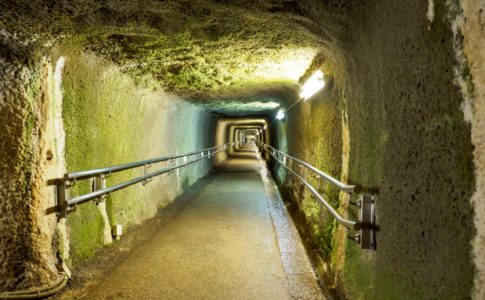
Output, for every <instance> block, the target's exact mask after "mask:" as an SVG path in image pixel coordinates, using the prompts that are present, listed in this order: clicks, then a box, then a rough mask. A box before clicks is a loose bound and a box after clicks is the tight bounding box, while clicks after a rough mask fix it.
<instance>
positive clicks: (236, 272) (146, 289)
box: [83, 158, 323, 300]
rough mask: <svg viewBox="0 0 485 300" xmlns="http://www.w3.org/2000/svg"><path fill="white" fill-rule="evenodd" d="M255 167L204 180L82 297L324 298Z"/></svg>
mask: <svg viewBox="0 0 485 300" xmlns="http://www.w3.org/2000/svg"><path fill="white" fill-rule="evenodd" d="M248 159H249V160H248ZM248 164H249V165H251V166H248ZM241 165H244V167H243V168H242V169H241V168H240V167H241ZM261 166H262V165H261V164H260V162H258V160H257V159H255V158H252V159H251V158H244V159H243V160H234V161H232V162H228V164H226V165H225V166H224V171H223V172H218V173H215V174H213V175H210V176H211V177H210V178H209V183H208V184H207V185H205V186H204V187H202V188H201V190H200V192H198V193H197V195H196V196H195V198H194V199H192V200H191V201H190V203H189V204H188V205H187V207H186V208H185V209H184V210H183V211H181V212H180V213H179V214H178V215H177V216H176V218H175V219H174V220H173V221H172V222H171V223H170V224H168V225H167V226H165V227H164V228H163V229H162V230H160V232H158V233H157V234H156V236H155V237H154V238H153V239H152V240H151V241H149V242H148V243H147V244H145V245H143V247H141V248H140V249H138V250H136V251H135V252H134V253H133V254H132V255H131V256H130V257H129V258H128V259H127V260H125V261H124V262H123V263H121V264H120V265H119V266H118V267H117V268H116V269H115V270H114V271H113V272H112V273H111V274H110V275H109V276H107V277H106V278H104V279H103V280H101V282H99V284H98V285H96V286H94V287H92V288H90V290H89V292H88V294H86V295H84V297H83V299H253V300H254V299H292V298H298V299H305V298H306V299H319V298H320V299H322V298H323V296H322V294H321V291H320V289H319V287H318V285H317V283H316V279H315V276H314V274H313V271H312V270H311V267H310V264H309V262H308V258H307V257H306V255H305V253H304V251H303V247H302V245H301V241H300V240H299V238H298V236H297V235H296V234H295V233H296V230H295V229H294V225H293V223H292V222H291V220H290V219H289V218H288V215H287V214H286V211H285V210H284V206H283V205H281V200H280V199H279V198H275V195H276V194H277V193H276V194H275V193H274V191H273V192H269V193H267V189H268V188H269V189H271V188H274V187H272V186H271V181H267V180H266V181H263V180H261V175H260V173H258V172H255V171H254V170H257V169H258V168H261ZM251 170H252V171H251ZM235 171H239V172H235ZM263 171H264V170H263ZM267 196H269V197H270V198H272V199H269V198H267ZM278 201H279V202H278ZM272 215H274V218H272ZM273 220H275V222H273ZM273 223H274V224H273ZM274 226H275V227H274ZM280 249H281V250H280Z"/></svg>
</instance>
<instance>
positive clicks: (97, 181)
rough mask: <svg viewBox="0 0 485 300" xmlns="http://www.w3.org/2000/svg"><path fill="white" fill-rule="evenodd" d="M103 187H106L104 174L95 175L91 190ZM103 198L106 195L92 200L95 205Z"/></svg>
mask: <svg viewBox="0 0 485 300" xmlns="http://www.w3.org/2000/svg"><path fill="white" fill-rule="evenodd" d="M145 172H146V165H145ZM105 188H106V175H104V174H101V175H98V176H96V177H95V178H94V186H93V192H95V191H99V190H102V189H105ZM104 199H106V195H102V196H99V197H97V198H95V199H94V202H95V203H96V205H98V204H99V203H101V202H103V201H104Z"/></svg>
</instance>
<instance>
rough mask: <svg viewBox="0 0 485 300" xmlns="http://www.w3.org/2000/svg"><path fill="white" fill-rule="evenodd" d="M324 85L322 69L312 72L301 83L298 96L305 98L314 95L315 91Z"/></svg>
mask: <svg viewBox="0 0 485 300" xmlns="http://www.w3.org/2000/svg"><path fill="white" fill-rule="evenodd" d="M324 86H325V80H324V79H323V73H322V71H320V70H318V71H316V72H315V73H313V75H312V76H310V78H308V80H307V81H306V82H305V84H303V86H302V87H301V91H300V97H301V98H303V100H307V99H308V98H310V97H311V96H313V95H315V93H316V92H318V91H319V90H321V89H322V88H323V87H324Z"/></svg>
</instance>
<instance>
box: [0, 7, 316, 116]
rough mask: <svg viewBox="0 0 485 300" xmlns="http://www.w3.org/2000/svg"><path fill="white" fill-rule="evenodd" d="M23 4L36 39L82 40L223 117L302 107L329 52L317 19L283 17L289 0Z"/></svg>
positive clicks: (22, 29) (144, 77)
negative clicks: (306, 81)
mask: <svg viewBox="0 0 485 300" xmlns="http://www.w3.org/2000/svg"><path fill="white" fill-rule="evenodd" d="M21 2H22V1H20V2H19V1H17V2H14V3H12V6H13V7H12V8H11V9H15V10H17V11H18V12H19V14H25V15H28V17H29V18H28V19H29V20H33V21H31V22H32V24H30V25H32V27H31V28H33V29H32V30H35V29H36V28H43V27H46V28H47V27H48V28H49V30H48V31H46V32H51V33H52V32H56V33H55V34H54V35H57V38H58V37H59V36H61V34H63V35H65V36H71V37H74V38H72V39H71V40H72V41H74V43H75V44H76V45H78V46H81V47H82V48H84V49H87V50H88V51H92V52H95V53H97V54H100V55H102V56H103V57H105V58H107V59H108V60H110V61H113V62H115V63H116V64H117V65H119V66H120V67H121V69H122V70H123V71H124V72H126V73H129V74H131V75H132V76H133V77H134V78H135V79H136V80H138V81H140V82H143V83H144V84H147V85H148V86H150V87H153V88H158V87H162V88H163V89H165V90H167V91H169V92H173V93H176V94H179V95H181V96H183V97H184V98H187V99H189V100H190V101H193V102H197V103H200V104H201V105H203V106H204V107H205V108H208V109H210V110H213V111H214V112H216V113H219V114H223V115H232V116H238V115H256V114H258V113H261V112H268V111H270V110H274V109H275V108H276V107H277V105H278V104H280V103H281V104H287V103H288V102H289V101H295V99H296V93H295V91H296V90H297V89H298V82H299V80H300V78H301V76H302V75H304V74H305V72H306V71H307V70H308V68H309V66H310V65H311V63H312V61H313V60H314V59H315V57H317V56H318V53H319V51H320V49H321V47H323V44H324V43H323V41H321V40H320V39H319V38H318V37H317V35H315V34H313V33H312V32H314V31H315V28H316V27H318V26H316V25H315V24H314V23H312V22H311V21H310V20H309V19H306V18H304V17H301V16H297V15H295V14H291V13H288V12H286V13H285V12H276V13H275V11H281V10H284V5H285V3H287V2H288V1H269V0H268V1H258V4H256V5H255V4H254V3H253V2H254V1H225V2H229V3H231V2H232V4H220V3H217V1H209V0H196V1H175V0H172V1H163V2H161V1H155V0H146V1H134V2H132V1H102V2H101V1H99V2H98V1H80V0H77V1H76V0H75V1H69V3H64V4H63V5H61V4H55V3H50V2H49V3H48V2H47V1H29V2H27V1H24V2H25V3H21ZM234 2H236V3H234ZM290 2H291V1H290ZM236 4H237V5H236ZM56 5H59V6H56ZM46 6H47V7H48V9H47V11H46ZM33 12H35V13H33ZM47 20H48V21H49V24H46V23H45V22H46V21H47ZM0 21H1V22H3V23H5V24H9V23H10V25H12V26H11V28H15V27H16V26H15V25H17V28H18V29H19V32H21V33H24V34H28V33H26V32H25V31H26V28H29V27H27V26H25V25H26V24H24V22H22V24H15V21H12V19H11V18H6V16H4V15H1V14H0ZM38 30H40V29H38ZM42 30H44V29H42ZM50 38H51V39H52V38H53V37H52V36H51V37H50ZM54 38H56V37H54Z"/></svg>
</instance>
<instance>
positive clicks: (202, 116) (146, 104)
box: [61, 44, 211, 263]
mask: <svg viewBox="0 0 485 300" xmlns="http://www.w3.org/2000/svg"><path fill="white" fill-rule="evenodd" d="M76 47H77V46H76V44H73V46H70V47H66V48H65V49H63V50H62V51H61V52H62V54H63V55H65V57H66V65H65V67H64V73H63V84H62V87H63V92H64V103H63V118H64V123H65V130H66V163H67V169H68V171H69V172H73V171H81V170H87V169H93V168H99V167H103V166H112V165H117V164H121V163H127V162H131V161H138V160H142V159H147V158H151V157H157V156H161V155H163V154H166V155H168V154H175V153H182V152H188V151H193V150H196V149H203V148H206V147H207V146H208V145H210V143H211V139H210V138H208V137H207V135H208V134H209V133H210V131H211V121H210V120H211V119H210V118H209V117H208V115H207V114H206V113H205V112H204V111H202V110H199V109H197V108H195V107H193V106H192V105H190V104H187V103H182V101H181V100H168V99H165V98H167V97H170V96H168V95H166V94H163V93H156V92H151V91H149V90H147V89H144V88H141V87H138V86H136V85H135V84H134V82H133V80H132V79H130V78H129V77H128V76H126V75H123V74H122V73H121V72H119V71H118V70H117V68H115V67H113V66H112V65H110V64H109V63H107V62H106V61H105V60H103V59H100V58H99V57H96V56H95V55H92V54H87V53H85V52H82V51H77V50H75V49H76ZM172 97H173V96H172ZM177 101H178V102H177ZM182 123H183V125H181V124H182ZM163 166H164V165H163V164H158V165H154V166H153V167H152V168H151V170H156V168H158V167H163ZM208 166H209V165H208V164H207V163H201V164H198V165H197V166H193V167H191V168H190V169H187V170H184V171H181V172H180V173H179V174H176V173H173V174H170V175H163V176H162V177H159V178H156V179H154V180H153V181H152V182H151V183H150V184H149V185H147V186H142V185H141V184H137V185H134V186H131V187H128V188H126V189H124V190H121V191H117V192H115V193H112V194H111V196H110V197H108V198H107V200H106V201H107V213H108V218H109V221H110V224H111V225H113V224H122V225H125V226H130V225H131V224H136V223H140V222H142V221H143V220H145V219H147V218H149V217H152V216H153V215H154V214H155V213H156V211H157V209H158V208H159V207H163V206H164V205H166V204H167V203H168V202H169V201H171V200H173V198H174V197H175V196H177V195H178V194H179V193H180V191H181V190H182V189H183V188H184V186H183V185H184V184H185V187H187V185H188V184H192V183H194V182H195V181H196V180H197V179H198V178H199V177H200V176H202V175H203V174H205V172H207V168H208ZM141 174H142V169H141V168H138V169H133V170H128V171H123V172H119V173H114V174H111V175H110V176H109V177H108V178H107V185H108V186H110V185H113V184H115V183H120V182H123V181H126V180H129V179H132V178H134V177H137V176H140V175H141ZM91 185H92V182H91V181H90V180H86V181H82V182H77V183H76V185H75V186H74V187H73V188H72V190H71V196H76V195H80V194H83V193H87V192H89V191H91V188H92V187H91ZM68 224H69V228H70V234H71V235H70V236H71V241H72V256H73V261H74V263H79V262H81V261H83V260H84V259H86V258H89V257H91V256H92V255H93V254H94V252H95V251H96V250H97V249H100V248H101V247H103V230H102V229H103V227H104V221H103V219H102V218H101V215H100V213H99V212H98V210H97V209H96V206H95V205H94V204H93V203H86V204H82V205H79V207H78V209H77V211H75V212H73V213H71V214H70V215H69V217H68Z"/></svg>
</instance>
